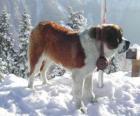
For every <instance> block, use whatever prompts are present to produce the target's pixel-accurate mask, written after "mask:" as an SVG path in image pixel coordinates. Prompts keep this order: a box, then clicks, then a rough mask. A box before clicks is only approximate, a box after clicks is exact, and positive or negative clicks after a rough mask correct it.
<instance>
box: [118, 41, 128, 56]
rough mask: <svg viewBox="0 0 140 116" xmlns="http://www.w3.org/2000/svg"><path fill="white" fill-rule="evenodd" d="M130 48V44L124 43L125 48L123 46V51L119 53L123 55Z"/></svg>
mask: <svg viewBox="0 0 140 116" xmlns="http://www.w3.org/2000/svg"><path fill="white" fill-rule="evenodd" d="M129 46H130V42H129V41H127V40H125V43H124V46H123V48H122V50H120V51H119V52H118V53H119V54H121V53H124V52H126V51H127V50H128V48H129Z"/></svg>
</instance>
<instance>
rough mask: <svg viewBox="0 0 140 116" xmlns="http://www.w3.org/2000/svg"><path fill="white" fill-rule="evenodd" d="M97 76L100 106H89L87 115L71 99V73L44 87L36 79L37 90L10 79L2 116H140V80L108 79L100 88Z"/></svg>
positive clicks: (0, 86) (2, 92) (0, 101)
mask: <svg viewBox="0 0 140 116" xmlns="http://www.w3.org/2000/svg"><path fill="white" fill-rule="evenodd" d="M97 75H98V73H95V74H94V89H93V91H94V93H95V94H96V97H97V102H95V103H87V104H86V106H87V109H88V111H87V114H82V113H81V112H80V111H78V110H76V108H75V105H74V102H73V100H72V95H71V87H72V80H71V77H70V73H65V75H64V76H63V77H56V78H53V79H51V80H49V83H48V84H47V85H41V80H40V79H39V78H36V80H35V88H34V89H33V90H31V89H29V88H27V79H23V78H20V77H16V76H15V75H12V74H11V75H9V76H6V77H5V78H4V80H3V81H2V83H0V115H1V116H15V115H16V116H22V115H24V116H139V115H140V83H139V82H140V81H139V80H140V78H139V77H137V78H136V77H135V78H131V77H129V74H128V73H127V72H117V73H112V74H110V75H106V74H105V76H104V87H103V88H101V89H100V88H98V87H97Z"/></svg>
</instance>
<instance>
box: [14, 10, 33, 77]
mask: <svg viewBox="0 0 140 116" xmlns="http://www.w3.org/2000/svg"><path fill="white" fill-rule="evenodd" d="M31 28H32V26H31V17H30V15H29V14H28V13H27V12H26V11H24V13H23V15H22V18H21V21H20V30H19V42H20V44H19V48H20V50H19V56H18V59H17V68H18V70H16V72H15V73H17V75H19V76H21V77H23V78H26V77H27V68H28V67H27V46H28V42H29V35H30V32H31Z"/></svg>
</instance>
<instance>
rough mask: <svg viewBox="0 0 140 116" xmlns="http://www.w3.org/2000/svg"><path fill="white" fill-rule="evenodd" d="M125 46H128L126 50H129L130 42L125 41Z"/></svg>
mask: <svg viewBox="0 0 140 116" xmlns="http://www.w3.org/2000/svg"><path fill="white" fill-rule="evenodd" d="M125 46H126V50H128V48H129V46H130V42H129V41H127V40H126V41H125Z"/></svg>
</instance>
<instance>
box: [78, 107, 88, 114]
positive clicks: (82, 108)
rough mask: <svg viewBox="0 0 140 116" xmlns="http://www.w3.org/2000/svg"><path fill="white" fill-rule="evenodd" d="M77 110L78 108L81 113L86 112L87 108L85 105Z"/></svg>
mask: <svg viewBox="0 0 140 116" xmlns="http://www.w3.org/2000/svg"><path fill="white" fill-rule="evenodd" d="M79 110H80V112H81V113H83V114H87V108H86V107H85V106H84V107H81V108H80V109H79Z"/></svg>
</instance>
